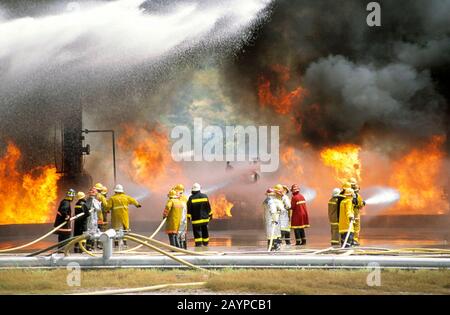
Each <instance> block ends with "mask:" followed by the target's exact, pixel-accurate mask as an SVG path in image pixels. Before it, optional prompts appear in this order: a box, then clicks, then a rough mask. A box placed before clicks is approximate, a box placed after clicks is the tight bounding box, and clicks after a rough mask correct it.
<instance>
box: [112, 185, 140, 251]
mask: <svg viewBox="0 0 450 315" xmlns="http://www.w3.org/2000/svg"><path fill="white" fill-rule="evenodd" d="M129 205H134V206H136V208H140V207H141V205H140V204H139V202H138V201H137V200H136V199H134V198H132V197H130V196H128V195H126V194H125V192H124V190H123V186H122V185H120V184H118V185H116V187H115V188H114V195H113V196H111V197H110V198H109V199H108V202H107V206H106V210H107V211H110V212H111V228H113V229H114V230H116V231H118V230H129V229H130V219H129V216H128V206H129ZM114 245H115V246H118V245H119V242H118V241H115V242H114ZM123 245H124V246H125V247H126V246H127V242H126V241H125V240H124V241H123Z"/></svg>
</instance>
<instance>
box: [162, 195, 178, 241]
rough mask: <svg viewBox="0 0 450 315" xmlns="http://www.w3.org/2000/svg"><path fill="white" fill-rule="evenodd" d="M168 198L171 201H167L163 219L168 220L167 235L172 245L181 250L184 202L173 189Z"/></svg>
mask: <svg viewBox="0 0 450 315" xmlns="http://www.w3.org/2000/svg"><path fill="white" fill-rule="evenodd" d="M167 197H169V200H167V203H166V206H165V208H164V212H163V218H167V220H166V233H167V235H168V236H169V243H170V245H172V246H175V247H179V248H181V244H180V240H179V238H178V233H179V230H180V224H181V218H182V215H183V202H182V201H181V200H180V196H179V195H178V193H177V192H176V191H175V190H173V189H172V190H171V191H169V194H168V195H167Z"/></svg>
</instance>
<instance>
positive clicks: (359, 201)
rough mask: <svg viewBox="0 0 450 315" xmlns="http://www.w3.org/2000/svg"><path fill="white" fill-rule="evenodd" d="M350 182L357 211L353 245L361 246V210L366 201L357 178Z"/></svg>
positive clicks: (354, 209) (355, 210) (354, 208)
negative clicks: (360, 191) (361, 193)
mask: <svg viewBox="0 0 450 315" xmlns="http://www.w3.org/2000/svg"><path fill="white" fill-rule="evenodd" d="M349 182H350V184H351V187H352V189H353V190H354V192H355V194H354V196H353V211H354V212H355V235H354V237H353V243H352V245H354V246H359V233H360V231H361V210H362V208H363V207H364V206H365V205H366V202H365V201H364V200H363V199H362V197H361V195H360V193H359V190H360V188H359V185H358V182H357V181H356V179H354V178H351V179H350V180H349Z"/></svg>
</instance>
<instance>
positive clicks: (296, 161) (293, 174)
mask: <svg viewBox="0 0 450 315" xmlns="http://www.w3.org/2000/svg"><path fill="white" fill-rule="evenodd" d="M280 157H281V162H282V163H283V166H284V169H285V172H284V173H285V174H284V175H282V176H281V177H280V178H279V181H280V182H286V183H292V182H297V181H298V180H299V179H300V178H301V177H302V176H303V173H304V171H303V166H302V165H303V163H301V159H300V156H299V155H298V153H297V152H296V150H295V149H294V148H293V147H286V148H285V149H283V150H282V152H281V156H280Z"/></svg>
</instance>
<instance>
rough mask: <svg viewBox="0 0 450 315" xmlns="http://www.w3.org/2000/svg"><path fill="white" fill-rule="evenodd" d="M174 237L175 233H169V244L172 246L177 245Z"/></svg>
mask: <svg viewBox="0 0 450 315" xmlns="http://www.w3.org/2000/svg"><path fill="white" fill-rule="evenodd" d="M175 238H176V235H175V234H169V243H170V246H174V247H176V246H177V245H176V240H175Z"/></svg>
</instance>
